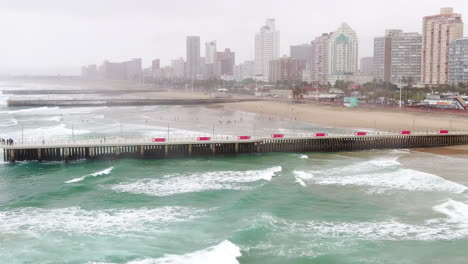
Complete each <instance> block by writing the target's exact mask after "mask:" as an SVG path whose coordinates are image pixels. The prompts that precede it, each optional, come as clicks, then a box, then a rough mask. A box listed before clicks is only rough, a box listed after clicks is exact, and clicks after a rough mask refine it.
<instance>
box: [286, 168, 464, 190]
mask: <svg viewBox="0 0 468 264" xmlns="http://www.w3.org/2000/svg"><path fill="white" fill-rule="evenodd" d="M294 174H295V175H296V177H298V178H300V179H302V180H304V181H306V182H313V183H314V184H319V185H340V186H362V187H367V188H369V192H370V193H384V192H386V191H390V190H406V191H437V192H452V193H463V192H464V191H465V190H466V189H467V187H466V186H464V185H461V184H458V183H455V182H452V181H449V180H446V179H444V178H442V177H439V176H437V175H434V174H429V173H425V172H420V171H417V170H412V169H399V170H397V171H394V172H388V173H373V174H355V175H347V174H344V175H335V174H317V173H314V174H312V173H309V172H305V171H294Z"/></svg>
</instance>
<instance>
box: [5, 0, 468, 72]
mask: <svg viewBox="0 0 468 264" xmlns="http://www.w3.org/2000/svg"><path fill="white" fill-rule="evenodd" d="M0 4H1V6H2V8H1V9H0V35H1V42H0V58H1V60H0V74H7V75H15V74H44V75H46V74H51V75H53V74H73V75H78V74H79V73H80V67H81V66H82V65H87V64H91V63H101V62H102V61H103V60H106V59H108V60H110V61H122V60H128V59H131V58H137V57H138V58H140V57H141V58H142V59H143V66H144V67H147V66H149V65H150V64H151V60H152V59H154V58H160V59H161V65H167V64H169V63H170V60H172V59H176V58H179V57H183V58H185V52H186V50H185V45H186V39H185V38H186V36H188V35H197V36H200V37H201V43H204V42H206V41H209V40H216V41H217V46H218V47H219V49H224V48H230V49H231V50H232V51H234V52H235V53H236V63H237V62H242V61H244V60H252V59H253V57H254V36H255V32H257V31H258V30H259V28H260V27H261V26H262V25H264V23H265V19H266V18H269V17H271V18H275V19H276V27H277V29H278V30H279V31H280V34H281V38H280V39H281V41H280V54H281V55H282V54H289V47H290V45H298V44H302V43H310V41H311V40H313V39H314V38H315V37H317V36H320V35H321V34H322V33H324V32H331V31H333V30H336V28H338V27H339V26H340V24H341V23H342V22H346V23H348V24H349V25H350V26H351V27H352V28H353V29H354V30H355V31H356V33H357V35H358V38H359V57H366V56H372V54H373V39H374V37H377V36H382V35H383V34H384V31H385V29H394V28H396V29H403V30H404V31H406V32H421V29H422V17H423V16H426V15H433V14H437V13H438V12H439V9H440V8H441V7H444V6H450V7H453V8H454V12H456V13H461V14H467V13H468V1H466V0H452V1H439V0H426V1H404V0H394V1H383V0H359V1H346V0H329V1H310V0H291V1H279V0H255V1H247V0H238V1H225V0H218V1H208V0H200V1H192V0H176V1H161V0H155V1H151V0H138V1H130V0H100V1H95V0H80V1H63V0H42V1H33V0H29V1H27V0H15V1H10V0H1V1H0ZM465 32H466V29H465ZM465 35H466V34H465Z"/></svg>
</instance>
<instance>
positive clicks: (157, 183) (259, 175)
mask: <svg viewBox="0 0 468 264" xmlns="http://www.w3.org/2000/svg"><path fill="white" fill-rule="evenodd" d="M281 170H282V168H281V166H276V167H272V168H268V169H264V170H249V171H216V172H207V173H194V174H174V175H166V176H164V177H162V178H158V179H143V180H137V181H135V182H126V183H121V184H117V185H113V186H111V189H112V190H114V191H116V192H129V193H135V194H147V195H154V196H169V195H174V194H180V193H190V192H201V191H207V190H249V189H252V188H255V186H252V183H255V182H258V181H271V180H272V178H273V177H274V176H275V175H276V173H278V172H280V171H281ZM256 186H258V185H256Z"/></svg>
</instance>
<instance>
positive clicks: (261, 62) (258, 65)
mask: <svg viewBox="0 0 468 264" xmlns="http://www.w3.org/2000/svg"><path fill="white" fill-rule="evenodd" d="M279 38H280V33H279V31H278V30H276V27H275V20H274V19H272V18H269V19H267V21H266V25H265V26H263V27H261V28H260V32H258V33H256V34H255V75H257V76H256V78H257V79H259V80H262V81H265V82H268V80H269V74H270V61H271V60H274V59H277V58H278V57H279Z"/></svg>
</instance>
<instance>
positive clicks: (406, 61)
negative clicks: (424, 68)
mask: <svg viewBox="0 0 468 264" xmlns="http://www.w3.org/2000/svg"><path fill="white" fill-rule="evenodd" d="M421 49H422V36H421V34H419V33H416V32H408V33H404V32H402V33H398V34H395V36H393V37H392V56H391V57H392V61H391V63H392V66H391V67H392V68H391V70H390V72H391V73H390V76H391V77H390V81H391V82H392V83H403V80H404V79H405V78H406V79H409V78H411V79H412V80H413V84H416V83H420V82H421Z"/></svg>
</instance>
